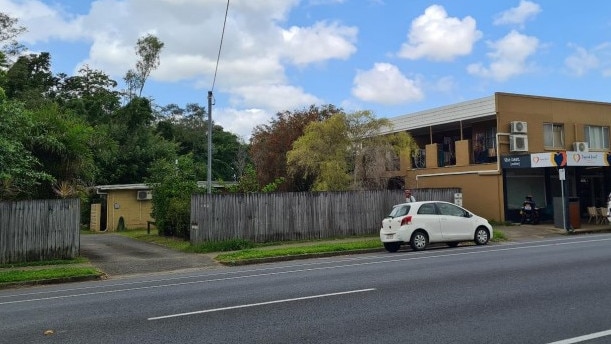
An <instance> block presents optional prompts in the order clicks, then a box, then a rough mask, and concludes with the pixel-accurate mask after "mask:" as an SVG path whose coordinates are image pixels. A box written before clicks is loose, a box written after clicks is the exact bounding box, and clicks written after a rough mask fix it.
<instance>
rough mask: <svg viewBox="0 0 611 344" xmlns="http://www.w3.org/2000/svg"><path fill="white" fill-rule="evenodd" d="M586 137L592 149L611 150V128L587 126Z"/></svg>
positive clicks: (585, 128) (585, 129)
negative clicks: (610, 148) (610, 132)
mask: <svg viewBox="0 0 611 344" xmlns="http://www.w3.org/2000/svg"><path fill="white" fill-rule="evenodd" d="M584 137H585V140H586V142H587V143H588V146H589V147H590V149H607V150H608V149H609V127H602V126H596V125H586V126H585V127H584Z"/></svg>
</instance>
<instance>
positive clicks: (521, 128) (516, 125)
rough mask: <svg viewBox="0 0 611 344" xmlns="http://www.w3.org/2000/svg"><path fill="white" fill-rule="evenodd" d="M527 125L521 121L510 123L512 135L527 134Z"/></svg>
mask: <svg viewBox="0 0 611 344" xmlns="http://www.w3.org/2000/svg"><path fill="white" fill-rule="evenodd" d="M527 124H528V123H526V122H522V121H513V122H511V133H512V134H526V133H527V132H528V125H527Z"/></svg>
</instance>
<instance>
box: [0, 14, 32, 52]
mask: <svg viewBox="0 0 611 344" xmlns="http://www.w3.org/2000/svg"><path fill="white" fill-rule="evenodd" d="M18 23H19V20H18V19H17V18H13V17H11V16H9V15H8V14H6V13H3V12H0V44H2V45H1V46H0V52H2V53H4V54H5V57H6V56H13V55H18V54H19V53H20V52H22V51H23V50H24V49H25V48H24V46H23V45H22V44H21V43H19V42H18V41H17V40H16V39H15V38H16V37H17V36H19V35H20V34H22V33H24V32H25V31H26V28H25V27H24V26H20V25H18Z"/></svg>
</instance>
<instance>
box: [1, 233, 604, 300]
mask: <svg viewBox="0 0 611 344" xmlns="http://www.w3.org/2000/svg"><path fill="white" fill-rule="evenodd" d="M610 240H611V238H605V239H589V240H579V241H563V242H553V243H545V241H542V242H541V244H538V245H527V244H526V243H525V244H526V245H525V246H519V247H515V246H513V245H508V246H509V247H507V246H505V247H498V248H490V249H477V250H469V251H461V252H454V253H449V254H448V253H442V254H434V255H423V254H417V255H414V254H413V253H414V252H411V251H410V252H406V253H405V254H396V255H394V256H395V257H396V258H393V259H384V260H379V261H366V262H363V261H359V260H356V262H354V263H350V264H341V263H342V262H337V261H331V262H324V263H307V264H295V265H289V266H281V267H273V268H261V269H251V270H245V271H238V272H235V271H232V272H227V273H221V274H218V275H217V274H213V275H212V276H210V275H207V276H202V277H214V276H215V275H216V276H227V277H216V278H210V279H205V280H197V281H188V282H175V283H165V284H158V285H150V286H134V287H125V288H121V289H114V290H103V291H91V292H84V293H77V294H70V295H60V296H47V297H39V298H31V299H23V300H13V301H4V302H1V301H0V305H6V304H16V303H24V302H36V301H44V300H56V299H67V298H73V297H81V296H90V295H100V294H112V293H120V292H128V291H134V290H146V289H156V288H166V287H175V286H183V285H192V284H200V283H212V282H219V281H228V280H238V279H245V278H254V277H263V276H274V275H284V274H292V273H299V272H310V271H321V270H333V269H340V268H350V267H355V266H364V265H377V264H388V263H397V262H405V261H412V260H414V261H415V260H425V259H436V258H447V257H456V256H465V255H474V254H483V253H495V252H502V251H515V250H525V249H533V248H541V247H552V246H565V245H572V244H585V243H592V242H601V241H610ZM453 251H454V250H453ZM428 252H429V253H430V251H428ZM422 253H424V254H426V253H427V251H423V252H422ZM406 255H407V257H405V256H406ZM388 256H389V255H384V256H375V258H379V257H388ZM348 261H354V260H348ZM329 263H335V264H336V265H331V266H318V267H316V265H322V264H329ZM307 266H314V267H307ZM304 267H305V268H304ZM287 268H289V269H291V268H293V270H285V271H274V270H279V269H287ZM270 270H272V271H271V272H267V271H270ZM234 273H250V274H248V275H241V276H231V275H234ZM199 277H200V276H193V277H181V278H176V279H168V280H158V281H155V283H157V282H166V281H173V280H180V279H186V278H199ZM149 282H150V281H149ZM140 283H145V282H132V283H125V284H119V285H115V286H128V285H134V284H136V285H137V284H140ZM103 287H112V286H103ZM84 289H85V288H84ZM86 289H89V287H88V288H86ZM96 289H97V288H96ZM65 291H78V290H69V289H68V290H64V292H65ZM59 292H61V290H57V291H52V292H47V293H45V294H53V293H59ZM19 296H27V295H25V294H24V295H19V294H17V295H7V296H2V297H0V299H1V298H5V297H6V298H14V297H19ZM31 296H33V295H31Z"/></svg>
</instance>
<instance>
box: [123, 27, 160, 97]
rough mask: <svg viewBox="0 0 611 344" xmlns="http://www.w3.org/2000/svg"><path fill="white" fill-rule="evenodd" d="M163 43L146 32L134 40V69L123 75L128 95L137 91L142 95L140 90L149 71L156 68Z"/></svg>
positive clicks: (139, 95) (149, 73)
mask: <svg viewBox="0 0 611 344" xmlns="http://www.w3.org/2000/svg"><path fill="white" fill-rule="evenodd" d="M163 46H164V43H163V42H162V41H160V40H159V38H157V37H156V36H154V35H152V34H148V35H146V36H144V37H141V38H139V39H138V42H136V55H137V56H138V58H139V59H138V61H137V62H136V70H131V69H130V70H129V71H128V72H127V74H126V75H125V78H124V79H125V82H126V83H127V85H128V91H129V93H130V95H135V94H136V92H138V97H141V96H142V90H143V89H144V84H145V83H146V80H147V79H148V77H149V76H150V75H151V72H152V71H154V70H155V69H157V67H159V64H160V58H159V55H160V54H161V50H162V49H163Z"/></svg>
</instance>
